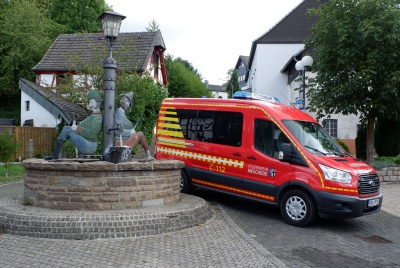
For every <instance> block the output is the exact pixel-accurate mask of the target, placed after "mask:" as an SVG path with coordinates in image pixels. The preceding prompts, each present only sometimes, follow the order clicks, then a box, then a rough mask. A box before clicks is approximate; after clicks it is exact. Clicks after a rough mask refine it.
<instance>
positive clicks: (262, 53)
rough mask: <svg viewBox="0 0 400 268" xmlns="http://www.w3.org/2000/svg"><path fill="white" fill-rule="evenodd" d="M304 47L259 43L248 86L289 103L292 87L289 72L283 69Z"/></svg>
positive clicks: (256, 91)
mask: <svg viewBox="0 0 400 268" xmlns="http://www.w3.org/2000/svg"><path fill="white" fill-rule="evenodd" d="M303 47H304V45H303V44H259V45H257V48H256V52H255V54H254V58H253V63H252V66H251V69H250V72H249V79H248V86H249V88H251V89H252V92H254V93H258V94H264V95H268V96H272V97H276V98H278V99H279V100H280V102H282V103H284V104H287V105H289V104H290V103H289V102H290V101H289V100H290V87H289V86H288V85H287V74H286V73H281V69H282V68H283V66H285V64H286V63H287V61H288V59H290V57H291V55H294V54H295V53H297V52H298V51H299V50H301V49H302V48H303Z"/></svg>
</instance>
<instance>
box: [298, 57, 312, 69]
mask: <svg viewBox="0 0 400 268" xmlns="http://www.w3.org/2000/svg"><path fill="white" fill-rule="evenodd" d="M313 62H314V60H313V58H311V56H304V57H303V58H302V59H301V64H302V65H303V66H304V67H311V66H312V65H313Z"/></svg>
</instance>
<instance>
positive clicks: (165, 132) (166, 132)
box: [158, 129, 183, 138]
mask: <svg viewBox="0 0 400 268" xmlns="http://www.w3.org/2000/svg"><path fill="white" fill-rule="evenodd" d="M158 134H160V135H167V136H172V137H178V138H183V133H182V132H181V131H172V130H162V129H160V130H158Z"/></svg>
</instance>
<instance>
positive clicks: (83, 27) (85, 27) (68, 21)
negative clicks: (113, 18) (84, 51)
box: [48, 0, 111, 33]
mask: <svg viewBox="0 0 400 268" xmlns="http://www.w3.org/2000/svg"><path fill="white" fill-rule="evenodd" d="M109 10H111V8H110V7H109V6H108V5H107V3H106V2H105V1H104V0H79V1H65V0H49V4H48V11H49V14H50V18H51V19H52V20H53V21H55V22H57V23H59V24H61V25H63V26H64V33H95V32H97V31H99V30H100V29H102V28H103V26H102V24H101V21H100V20H99V16H100V15H101V14H102V13H103V12H104V11H109Z"/></svg>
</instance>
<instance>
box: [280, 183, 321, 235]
mask: <svg viewBox="0 0 400 268" xmlns="http://www.w3.org/2000/svg"><path fill="white" fill-rule="evenodd" d="M280 210H281V214H282V217H283V219H284V220H285V222H286V223H288V224H290V225H293V226H297V227H305V226H307V225H310V224H312V223H313V222H314V221H315V219H316V218H317V207H316V205H315V202H314V200H313V199H312V197H311V196H310V195H309V194H308V193H307V192H305V191H304V190H300V189H293V190H289V191H288V192H287V193H285V194H284V195H283V197H282V200H281V203H280Z"/></svg>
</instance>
